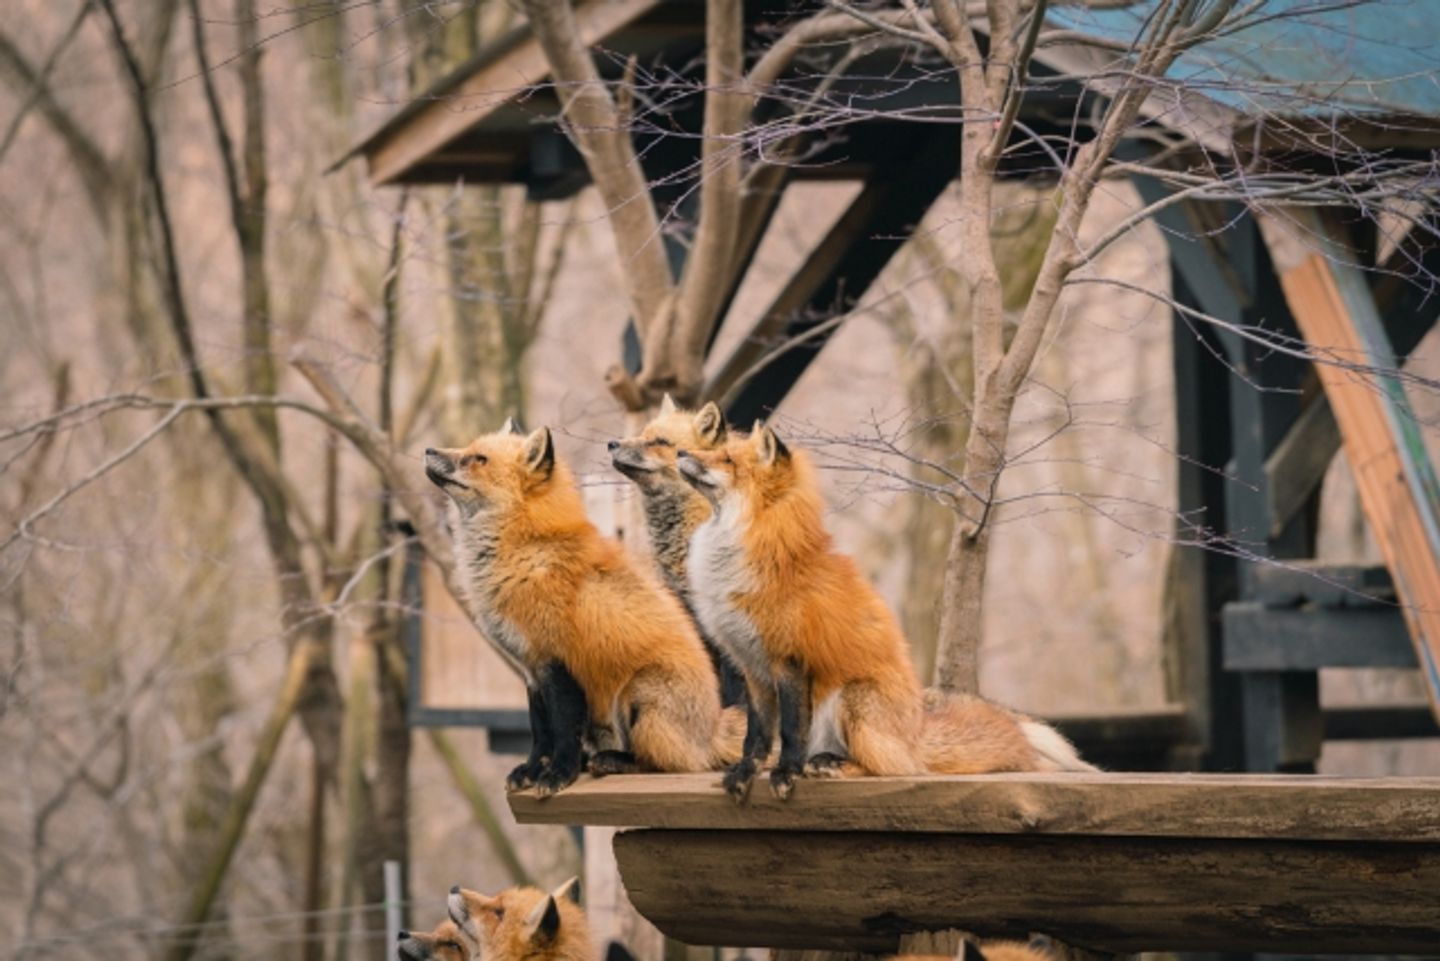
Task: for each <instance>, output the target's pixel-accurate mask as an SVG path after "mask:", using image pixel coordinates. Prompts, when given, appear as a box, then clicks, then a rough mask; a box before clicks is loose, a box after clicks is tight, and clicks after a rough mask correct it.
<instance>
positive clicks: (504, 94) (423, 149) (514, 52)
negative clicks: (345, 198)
mask: <svg viewBox="0 0 1440 961" xmlns="http://www.w3.org/2000/svg"><path fill="white" fill-rule="evenodd" d="M659 3H660V0H590V2H589V3H583V4H578V5H577V6H576V8H575V29H576V32H577V33H578V34H579V36H580V40H581V42H582V43H584V44H585V45H586V46H587V47H588V46H590V45H592V44H595V43H597V42H599V41H600V40H603V39H604V38H605V37H608V36H609V35H610V34H612V33H614V32H615V31H616V30H619V29H621V28H622V27H624V26H626V25H627V24H629V23H631V22H633V21H634V20H636V19H638V18H639V17H641V16H642V15H644V14H645V13H648V12H649V11H650V10H652V9H653V8H655V7H656V6H658V5H659ZM549 75H550V67H549V65H548V63H547V62H546V60H545V54H544V51H542V50H541V49H540V43H539V41H537V40H536V39H535V38H534V37H533V36H531V35H530V34H529V33H528V32H526V33H525V34H524V35H523V36H518V37H516V38H514V39H513V40H512V41H511V42H509V43H508V44H507V45H506V46H505V48H504V49H502V50H500V51H498V55H497V56H494V57H492V58H490V59H489V60H485V61H482V62H481V63H480V64H479V65H478V66H477V67H476V69H475V70H474V72H473V73H471V74H470V75H469V76H467V77H465V79H463V80H461V81H460V82H459V83H457V84H456V85H455V86H454V87H453V88H452V89H449V90H447V91H445V92H444V94H443V95H440V96H437V98H436V99H434V100H433V101H431V102H430V103H428V104H426V105H425V106H423V107H421V108H419V109H418V110H417V111H416V112H415V113H414V115H413V116H411V117H409V118H408V119H406V120H405V121H404V122H402V123H399V124H398V125H395V126H394V127H393V128H392V129H388V130H382V131H381V133H380V134H378V135H376V136H375V137H372V138H371V139H370V140H369V141H367V142H366V143H365V144H364V145H363V147H362V149H363V150H364V153H365V158H366V161H367V162H368V164H369V168H370V183H371V184H372V185H373V186H381V185H384V184H387V183H392V182H394V181H397V180H400V179H401V178H403V177H404V176H405V174H406V172H407V171H409V170H410V169H411V168H412V167H414V166H416V165H417V164H419V163H420V162H421V161H422V160H424V159H425V158H426V157H427V156H429V155H430V154H432V153H434V152H436V151H438V150H440V149H441V148H442V147H444V146H445V145H446V144H448V143H449V142H450V141H452V140H454V139H455V138H456V137H458V136H460V135H461V134H463V133H464V132H465V131H467V130H469V129H471V128H472V127H474V126H475V125H477V124H479V123H481V122H482V121H483V120H484V119H485V118H486V117H488V116H490V115H491V114H492V113H494V112H495V111H496V110H497V109H499V108H500V107H501V106H503V105H504V104H506V103H509V102H510V101H511V100H514V99H515V98H516V97H518V96H520V95H522V94H523V93H525V91H526V90H527V89H528V88H530V87H532V86H534V85H535V84H537V83H539V82H541V81H542V80H544V79H545V78H546V77H548V76H549Z"/></svg>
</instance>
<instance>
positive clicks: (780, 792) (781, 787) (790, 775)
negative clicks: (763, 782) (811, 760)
mask: <svg viewBox="0 0 1440 961" xmlns="http://www.w3.org/2000/svg"><path fill="white" fill-rule="evenodd" d="M797 773H799V772H797V771H793V770H791V769H790V768H780V767H777V768H776V769H775V770H773V771H771V772H770V790H771V792H772V793H773V794H774V795H775V796H776V797H777V798H779V799H780V800H782V801H788V800H790V795H791V794H793V793H794V791H795V775H796V774H797Z"/></svg>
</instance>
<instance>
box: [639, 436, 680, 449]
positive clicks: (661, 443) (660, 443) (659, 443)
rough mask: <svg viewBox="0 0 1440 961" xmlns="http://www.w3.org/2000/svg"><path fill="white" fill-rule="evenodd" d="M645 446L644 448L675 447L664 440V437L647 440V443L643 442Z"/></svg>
mask: <svg viewBox="0 0 1440 961" xmlns="http://www.w3.org/2000/svg"><path fill="white" fill-rule="evenodd" d="M645 446H646V447H674V446H675V445H674V444H672V443H671V442H670V441H668V440H666V439H665V438H664V437H656V438H655V439H654V440H648V441H646V442H645Z"/></svg>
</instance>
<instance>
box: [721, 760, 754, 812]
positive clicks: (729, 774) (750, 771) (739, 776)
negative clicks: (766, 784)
mask: <svg viewBox="0 0 1440 961" xmlns="http://www.w3.org/2000/svg"><path fill="white" fill-rule="evenodd" d="M723 783H724V785H725V793H726V794H728V795H730V799H731V800H732V801H734V802H735V803H736V804H744V803H745V799H746V798H748V797H749V796H750V785H752V784H754V783H755V762H754V761H752V760H749V759H748V758H747V759H745V760H742V761H739V762H737V763H735V764H732V765H730V767H729V768H727V769H726V771H725V779H724V782H723Z"/></svg>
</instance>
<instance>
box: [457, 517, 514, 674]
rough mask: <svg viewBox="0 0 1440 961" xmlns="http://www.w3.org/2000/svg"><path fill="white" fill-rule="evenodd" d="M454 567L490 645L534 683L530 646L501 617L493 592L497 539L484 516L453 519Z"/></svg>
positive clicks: (469, 604)
mask: <svg viewBox="0 0 1440 961" xmlns="http://www.w3.org/2000/svg"><path fill="white" fill-rule="evenodd" d="M454 521H455V530H456V531H457V532H458V536H457V537H456V538H455V566H456V568H457V569H458V571H459V574H460V581H461V583H462V584H463V585H464V588H465V597H466V602H467V603H466V607H468V608H469V610H470V616H471V617H473V618H475V621H476V622H477V623H478V624H479V626H480V628H481V630H483V631H484V632H485V636H486V637H487V638H488V639H489V641H490V643H492V644H494V645H495V646H496V647H497V648H498V649H499V650H500V652H501V653H502V654H504V655H505V656H506V658H507V659H508V660H510V662H511V663H512V665H513V666H514V667H515V668H516V669H517V670H518V671H519V672H520V675H521V676H522V677H524V678H525V681H526V683H527V684H528V683H530V682H531V681H532V680H533V677H532V672H531V670H530V667H529V662H530V656H529V652H530V642H529V641H528V640H527V639H526V637H525V635H524V633H523V632H521V630H520V629H519V628H518V627H516V626H515V624H514V623H512V622H511V621H510V620H509V619H508V618H506V617H503V616H501V614H500V613H499V609H498V606H497V600H498V598H497V596H496V591H495V588H494V584H495V583H496V578H495V576H494V575H495V571H494V568H495V564H496V563H497V562H498V554H499V548H500V536H499V533H498V532H497V531H496V530H495V529H494V527H493V526H492V525H490V524H488V523H486V518H485V517H484V516H483V515H476V516H472V517H458V516H457V517H455V518H454Z"/></svg>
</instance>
